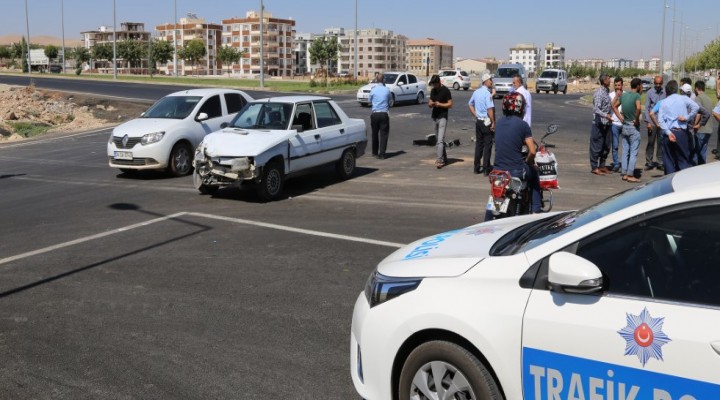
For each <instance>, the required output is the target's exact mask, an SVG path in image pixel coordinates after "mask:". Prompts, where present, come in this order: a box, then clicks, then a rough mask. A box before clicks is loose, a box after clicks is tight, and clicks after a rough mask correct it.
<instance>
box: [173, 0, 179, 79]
mask: <svg viewBox="0 0 720 400" xmlns="http://www.w3.org/2000/svg"><path fill="white" fill-rule="evenodd" d="M173 3H174V6H175V8H174V11H175V15H174V18H175V19H174V20H173V72H174V73H175V77H177V76H178V70H177V68H178V67H177V62H178V59H177V30H178V29H177V0H173Z"/></svg>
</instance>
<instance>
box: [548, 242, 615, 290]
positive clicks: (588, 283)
mask: <svg viewBox="0 0 720 400" xmlns="http://www.w3.org/2000/svg"><path fill="white" fill-rule="evenodd" d="M548 284H549V286H550V290H552V291H554V292H558V293H578V294H587V293H594V292H599V291H600V290H602V286H603V278H602V273H601V272H600V269H599V268H598V267H597V266H596V265H595V264H593V263H592V262H590V261H588V260H586V259H584V258H582V257H579V256H576V255H575V254H572V253H567V252H558V253H555V254H553V255H551V256H550V260H549V265H548Z"/></svg>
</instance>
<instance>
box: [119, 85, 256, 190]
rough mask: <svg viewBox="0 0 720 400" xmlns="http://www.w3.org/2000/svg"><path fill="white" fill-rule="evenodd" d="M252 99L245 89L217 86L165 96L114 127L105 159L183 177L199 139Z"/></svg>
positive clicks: (124, 167) (130, 169)
mask: <svg viewBox="0 0 720 400" xmlns="http://www.w3.org/2000/svg"><path fill="white" fill-rule="evenodd" d="M252 100H253V99H252V97H250V96H248V95H247V94H246V93H245V92H241V91H239V90H232V89H220V88H218V89H192V90H183V91H182V92H176V93H172V94H169V95H167V96H165V97H163V98H162V99H160V100H158V101H157V102H156V103H155V104H153V105H152V107H150V108H149V109H148V110H147V111H145V112H144V113H142V114H141V115H140V118H136V119H134V120H132V121H128V122H126V123H124V124H122V125H120V126H118V127H116V128H115V129H113V132H112V134H111V135H110V140H108V143H107V156H108V163H109V164H110V166H111V167H113V168H119V169H120V171H122V172H125V173H131V172H135V171H138V170H146V169H167V170H168V172H170V173H171V174H172V175H175V176H182V175H187V174H189V173H190V170H191V168H192V165H191V163H192V155H193V150H194V149H195V147H196V146H197V145H198V143H200V141H201V140H202V138H203V137H205V135H207V134H208V133H210V132H212V131H216V130H218V129H220V125H221V124H223V123H228V122H230V121H231V120H232V119H233V117H234V116H235V114H237V112H238V111H240V109H241V108H242V107H243V106H244V105H245V104H247V102H249V101H252Z"/></svg>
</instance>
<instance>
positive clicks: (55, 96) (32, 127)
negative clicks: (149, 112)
mask: <svg viewBox="0 0 720 400" xmlns="http://www.w3.org/2000/svg"><path fill="white" fill-rule="evenodd" d="M145 108H147V105H146V104H136V103H129V102H119V101H117V100H108V99H98V98H92V97H88V96H79V95H73V94H66V93H61V92H54V91H45V90H36V89H35V88H34V87H32V86H29V87H19V86H6V85H0V141H3V140H22V139H25V138H29V137H34V136H39V135H44V134H47V133H54V132H75V131H84V130H91V129H95V128H102V127H104V126H109V125H112V124H117V123H119V122H123V121H125V120H127V119H130V118H135V117H136V116H137V115H138V114H140V113H141V112H142V111H144V110H145ZM121 110H122V112H121Z"/></svg>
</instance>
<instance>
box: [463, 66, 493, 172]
mask: <svg viewBox="0 0 720 400" xmlns="http://www.w3.org/2000/svg"><path fill="white" fill-rule="evenodd" d="M481 80H482V81H481V84H480V87H479V88H478V89H477V90H476V91H475V92H474V93H473V94H472V97H470V101H468V107H469V108H470V113H471V114H472V115H473V117H475V159H474V161H473V172H474V173H476V174H480V173H482V174H485V176H488V175H489V174H490V169H491V164H490V158H491V157H492V145H493V136H494V133H495V103H494V102H493V98H492V94H491V93H490V90H491V89H492V84H493V82H492V75H490V74H487V73H486V74H483V76H482V78H481Z"/></svg>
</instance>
